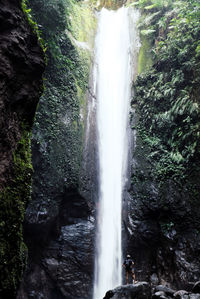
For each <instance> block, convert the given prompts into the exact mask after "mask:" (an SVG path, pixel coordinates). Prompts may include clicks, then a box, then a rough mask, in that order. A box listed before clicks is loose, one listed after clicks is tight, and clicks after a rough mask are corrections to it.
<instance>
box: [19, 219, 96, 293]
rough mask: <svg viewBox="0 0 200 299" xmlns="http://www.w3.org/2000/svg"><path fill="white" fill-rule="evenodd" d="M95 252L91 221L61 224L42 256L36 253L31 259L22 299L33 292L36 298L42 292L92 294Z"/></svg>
mask: <svg viewBox="0 0 200 299" xmlns="http://www.w3.org/2000/svg"><path fill="white" fill-rule="evenodd" d="M51 238H52V236H51ZM93 253H94V225H93V223H92V222H91V221H79V223H74V224H70V225H65V226H61V229H60V233H59V236H58V237H57V238H56V239H55V240H51V242H50V243H49V245H48V246H47V247H45V248H44V250H43V252H42V255H41V256H39V257H38V256H37V253H36V252H33V253H32V254H33V255H36V258H35V260H33V261H29V267H28V269H27V271H26V273H25V276H24V280H23V283H22V285H21V288H20V291H19V294H18V299H24V298H27V296H28V298H29V296H30V295H29V294H32V293H33V292H34V293H35V296H36V298H38V297H37V296H39V294H40V295H41V294H42V296H43V297H44V298H61V299H64V298H70V299H79V298H80V299H88V297H89V298H90V297H92V288H91V285H92V283H93V268H94V265H93V260H94V256H93ZM30 257H32V255H31V256H30ZM37 262H38V264H37ZM41 277H42V279H41ZM30 298H31V297H30Z"/></svg>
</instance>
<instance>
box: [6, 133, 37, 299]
mask: <svg viewBox="0 0 200 299" xmlns="http://www.w3.org/2000/svg"><path fill="white" fill-rule="evenodd" d="M22 132H23V133H22V137H21V140H20V141H19V143H18V146H17V149H16V151H15V152H14V154H13V179H12V181H10V182H9V184H8V185H9V187H6V188H5V189H4V190H3V191H2V192H1V195H0V219H1V222H0V228H1V229H0V259H1V263H0V274H1V276H0V296H2V298H13V294H15V293H16V291H17V288H18V286H19V282H20V280H21V278H22V274H23V271H24V268H25V265H26V257H27V248H26V246H25V244H24V242H23V232H22V223H23V219H24V212H25V207H26V205H27V203H28V201H29V200H30V192H31V189H30V186H31V177H32V165H31V150H30V134H29V132H28V131H27V130H26V128H25V127H23V128H22Z"/></svg>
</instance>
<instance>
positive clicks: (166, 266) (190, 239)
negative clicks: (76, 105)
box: [125, 1, 200, 289]
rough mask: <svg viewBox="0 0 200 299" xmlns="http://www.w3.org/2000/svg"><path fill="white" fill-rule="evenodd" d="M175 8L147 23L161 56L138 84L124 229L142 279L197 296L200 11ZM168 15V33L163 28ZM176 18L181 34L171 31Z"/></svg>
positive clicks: (187, 5) (189, 7)
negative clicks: (198, 43) (192, 289)
mask: <svg viewBox="0 0 200 299" xmlns="http://www.w3.org/2000/svg"><path fill="white" fill-rule="evenodd" d="M172 8H173V7H170V10H169V11H168V12H167V13H165V9H166V8H164V7H163V10H160V8H159V9H157V10H158V11H157V12H156V9H155V7H154V10H152V11H151V13H150V14H149V15H148V14H147V15H146V16H145V15H144V17H146V18H145V19H144V20H143V22H142V24H141V27H142V32H143V34H145V37H146V39H148V43H151V42H152V41H155V45H152V46H153V47H154V50H155V52H156V53H157V56H156V57H155V58H154V60H153V61H154V65H153V66H151V67H149V69H148V70H144V71H143V73H142V74H140V75H139V76H138V78H137V80H136V82H135V84H134V86H135V95H134V98H133V101H132V105H133V108H134V109H135V110H134V111H136V113H133V115H132V120H133V123H132V127H133V129H134V133H135V134H136V135H135V136H136V138H135V148H134V152H133V158H132V161H131V166H132V176H131V187H130V190H129V191H130V193H129V194H130V197H131V200H130V201H129V202H128V220H127V222H126V224H125V230H126V231H127V238H128V251H129V253H132V255H133V256H134V259H135V261H136V274H137V277H138V279H144V280H147V281H149V280H151V279H152V280H158V281H159V282H160V283H162V284H164V285H169V286H172V287H173V288H177V287H178V288H186V289H190V285H191V284H192V283H194V282H195V281H197V280H198V275H199V274H198V273H199V269H200V259H199V249H198V248H199V245H200V234H199V229H200V222H199V212H200V205H199V200H198V198H199V190H200V189H199V186H200V180H199V146H198V144H199V133H198V132H199V124H200V115H199V108H198V107H199V95H198V94H199V93H198V90H199V87H198V86H197V85H196V84H195V82H196V80H197V81H198V80H199V68H200V64H199V56H198V55H197V54H195V53H197V52H196V41H197V40H198V34H199V29H198V21H197V19H196V18H198V17H197V15H196V11H198V13H199V7H198V4H197V3H196V2H195V1H194V2H191V3H187V2H185V1H183V2H182V7H181V8H179V10H178V9H177V7H176V10H173V9H172ZM143 9H144V10H145V7H143ZM194 12H195V13H194ZM144 14H145V13H144ZM190 14H193V18H192V19H191V22H189V23H188V22H187V20H188V19H189V18H190V16H189V15H190ZM183 15H184V16H185V19H184V20H186V23H185V25H183V24H182V21H181V17H182V16H183ZM161 16H162V19H163V20H164V21H165V28H164V27H163V28H161V27H162V26H160V25H158V23H159V20H160V17H161ZM174 16H176V18H175V19H174V20H176V21H175V23H174V26H176V30H177V31H173V30H172V31H171V32H170V28H169V27H168V26H169V24H170V22H171V20H172V18H174ZM178 17H180V18H178ZM145 26H146V27H145ZM150 26H151V28H152V29H153V31H152V32H154V33H152V32H150V33H149V32H148V28H149V27H150ZM169 32H170V33H169ZM148 34H150V35H149V36H148ZM183 36H184V38H183ZM158 40H159V41H160V42H159V43H158ZM177 43H179V46H180V45H181V46H180V47H178V48H177ZM144 46H145V45H144ZM142 51H144V49H142ZM185 53H187V55H185ZM141 60H142V59H141ZM144 61H145V57H144V60H143V62H144ZM189 65H193V67H194V69H195V72H193V71H191V67H189ZM184 94H185V95H186V94H187V96H184ZM192 107H193V108H192ZM194 126H195V128H196V129H194ZM136 131H137V133H136Z"/></svg>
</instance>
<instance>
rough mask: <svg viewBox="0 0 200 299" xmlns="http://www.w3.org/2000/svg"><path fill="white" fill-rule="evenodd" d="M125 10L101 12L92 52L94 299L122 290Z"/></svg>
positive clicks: (127, 84)
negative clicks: (94, 102)
mask: <svg viewBox="0 0 200 299" xmlns="http://www.w3.org/2000/svg"><path fill="white" fill-rule="evenodd" d="M128 15H129V13H128V9H127V8H124V7H122V8H120V9H119V10H117V11H108V10H106V9H104V8H103V9H102V10H101V12H100V15H99V23H98V31H97V36H96V46H95V47H96V48H95V51H96V52H95V57H96V58H95V68H94V81H95V82H94V85H95V87H94V89H95V90H94V93H95V94H96V98H97V126H98V151H99V168H100V169H99V172H100V173H99V182H100V187H99V189H100V198H99V206H98V216H97V217H98V236H97V253H96V266H95V282H94V297H93V298H94V299H102V298H103V297H104V295H105V292H106V291H107V290H109V289H112V288H114V287H116V286H118V285H120V284H121V271H122V260H121V259H122V252H121V251H122V250H121V206H122V193H123V187H124V181H125V178H126V166H127V165H126V164H127V163H126V161H127V155H128V137H127V127H128V114H129V103H130V95H131V79H132V75H133V74H132V70H131V68H132V65H131V41H130V26H129V25H130V22H129V17H128Z"/></svg>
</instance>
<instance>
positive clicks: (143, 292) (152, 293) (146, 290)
mask: <svg viewBox="0 0 200 299" xmlns="http://www.w3.org/2000/svg"><path fill="white" fill-rule="evenodd" d="M110 298H112V299H150V298H152V299H171V298H176V299H199V298H200V281H198V282H196V283H195V284H193V285H192V286H191V289H190V291H185V290H173V289H171V288H169V287H167V286H163V285H157V286H153V285H151V286H150V284H149V283H147V282H138V283H136V284H134V285H130V284H129V285H125V286H120V287H117V288H115V289H114V290H110V291H108V292H107V293H106V295H105V297H104V298H103V299H110Z"/></svg>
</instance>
